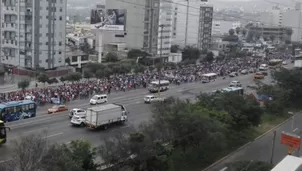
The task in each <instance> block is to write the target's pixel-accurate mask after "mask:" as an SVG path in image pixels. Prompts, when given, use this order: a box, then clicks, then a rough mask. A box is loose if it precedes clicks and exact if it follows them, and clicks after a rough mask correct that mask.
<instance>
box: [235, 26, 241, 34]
mask: <svg viewBox="0 0 302 171" xmlns="http://www.w3.org/2000/svg"><path fill="white" fill-rule="evenodd" d="M235 31H236V34H237V35H239V33H240V31H241V28H240V27H236V30H235Z"/></svg>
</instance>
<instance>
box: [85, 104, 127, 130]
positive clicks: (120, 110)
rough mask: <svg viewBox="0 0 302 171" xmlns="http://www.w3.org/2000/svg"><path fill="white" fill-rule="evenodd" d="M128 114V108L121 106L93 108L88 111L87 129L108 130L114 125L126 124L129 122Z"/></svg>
mask: <svg viewBox="0 0 302 171" xmlns="http://www.w3.org/2000/svg"><path fill="white" fill-rule="evenodd" d="M127 114H128V112H127V110H126V108H125V107H124V106H123V105H119V104H106V105H100V106H96V107H91V108H88V109H87V111H86V120H85V123H86V127H87V128H91V129H97V128H103V129H107V128H108V126H110V125H112V124H124V123H125V122H126V121H127Z"/></svg>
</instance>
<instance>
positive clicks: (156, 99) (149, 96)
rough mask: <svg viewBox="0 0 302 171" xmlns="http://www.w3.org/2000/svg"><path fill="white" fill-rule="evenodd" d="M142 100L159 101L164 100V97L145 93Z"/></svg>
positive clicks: (148, 101) (147, 101)
mask: <svg viewBox="0 0 302 171" xmlns="http://www.w3.org/2000/svg"><path fill="white" fill-rule="evenodd" d="M144 101H145V103H152V102H160V101H164V98H161V97H157V96H155V95H146V96H145V97H144Z"/></svg>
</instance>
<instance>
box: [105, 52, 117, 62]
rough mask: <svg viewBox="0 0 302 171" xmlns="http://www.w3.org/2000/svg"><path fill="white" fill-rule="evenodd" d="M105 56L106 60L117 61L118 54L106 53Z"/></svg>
mask: <svg viewBox="0 0 302 171" xmlns="http://www.w3.org/2000/svg"><path fill="white" fill-rule="evenodd" d="M105 58H106V61H107V62H116V61H118V56H117V54H116V53H114V52H109V53H107V55H106V57H105Z"/></svg>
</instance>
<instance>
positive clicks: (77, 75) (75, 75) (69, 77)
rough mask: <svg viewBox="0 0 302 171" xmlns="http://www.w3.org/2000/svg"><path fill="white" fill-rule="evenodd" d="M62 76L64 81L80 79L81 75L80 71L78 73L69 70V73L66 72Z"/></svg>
mask: <svg viewBox="0 0 302 171" xmlns="http://www.w3.org/2000/svg"><path fill="white" fill-rule="evenodd" d="M64 78H65V80H66V81H71V82H74V81H80V80H81V78H82V75H81V73H78V72H71V73H69V74H67V75H66V76H65V77H64Z"/></svg>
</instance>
